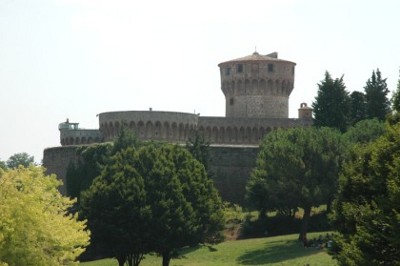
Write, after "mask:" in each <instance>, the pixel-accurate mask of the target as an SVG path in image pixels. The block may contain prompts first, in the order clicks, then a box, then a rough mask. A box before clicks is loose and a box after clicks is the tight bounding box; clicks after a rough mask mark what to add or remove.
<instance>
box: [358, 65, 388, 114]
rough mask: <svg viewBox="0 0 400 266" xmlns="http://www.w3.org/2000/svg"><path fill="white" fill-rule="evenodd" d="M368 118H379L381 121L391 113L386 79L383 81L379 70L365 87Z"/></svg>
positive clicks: (373, 72) (373, 73)
mask: <svg viewBox="0 0 400 266" xmlns="http://www.w3.org/2000/svg"><path fill="white" fill-rule="evenodd" d="M364 91H365V100H366V112H367V118H370V119H372V118H377V119H379V120H381V121H384V120H385V119H386V115H387V114H389V112H390V101H389V99H388V97H387V95H388V93H389V89H388V88H387V84H386V79H382V77H381V72H380V71H379V69H377V70H376V72H375V71H372V76H371V78H370V79H368V81H367V84H366V85H365V87H364Z"/></svg>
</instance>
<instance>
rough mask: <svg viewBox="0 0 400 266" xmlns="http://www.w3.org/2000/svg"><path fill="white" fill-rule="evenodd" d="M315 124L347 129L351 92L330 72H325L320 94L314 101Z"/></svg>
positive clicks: (319, 90) (319, 88)
mask: <svg viewBox="0 0 400 266" xmlns="http://www.w3.org/2000/svg"><path fill="white" fill-rule="evenodd" d="M312 107H313V109H314V125H315V126H318V127H332V128H337V129H339V130H340V131H342V132H344V131H346V128H347V125H348V116H349V108H350V100H349V93H348V92H347V91H346V86H345V84H344V82H343V76H342V77H341V78H340V79H335V80H334V79H333V78H332V77H331V75H330V74H329V72H328V71H327V72H325V79H324V80H322V81H321V83H320V84H318V95H317V97H316V98H315V102H313V104H312Z"/></svg>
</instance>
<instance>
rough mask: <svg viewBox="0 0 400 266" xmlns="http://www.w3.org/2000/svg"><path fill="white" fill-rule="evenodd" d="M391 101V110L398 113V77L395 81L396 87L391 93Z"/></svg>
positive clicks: (399, 99) (399, 97)
mask: <svg viewBox="0 0 400 266" xmlns="http://www.w3.org/2000/svg"><path fill="white" fill-rule="evenodd" d="M391 102H392V109H393V111H395V112H396V113H399V112H400V78H399V80H398V81H397V89H396V91H395V92H394V93H393V95H392V99H391Z"/></svg>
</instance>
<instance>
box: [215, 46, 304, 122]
mask: <svg viewBox="0 0 400 266" xmlns="http://www.w3.org/2000/svg"><path fill="white" fill-rule="evenodd" d="M295 65H296V64H295V63H293V62H290V61H286V60H281V59H278V53H276V52H275V53H271V54H268V55H260V54H259V53H257V52H254V53H253V54H252V55H249V56H245V57H241V58H238V59H234V60H230V61H226V62H223V63H220V64H219V65H218V66H219V67H220V74H221V89H222V91H223V93H224V95H225V100H226V117H242V118H250V117H251V118H288V116H289V95H290V93H291V92H292V90H293V85H294V68H295Z"/></svg>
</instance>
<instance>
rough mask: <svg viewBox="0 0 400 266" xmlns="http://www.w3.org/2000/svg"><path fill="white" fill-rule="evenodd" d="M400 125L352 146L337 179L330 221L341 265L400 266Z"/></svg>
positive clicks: (337, 256)
mask: <svg viewBox="0 0 400 266" xmlns="http://www.w3.org/2000/svg"><path fill="white" fill-rule="evenodd" d="M399 144H400V125H399V124H397V125H394V126H390V127H388V128H387V130H386V133H385V134H384V135H383V136H382V137H380V138H378V139H376V140H375V141H374V142H371V143H370V144H368V145H364V146H360V145H358V146H355V147H354V149H353V150H352V153H351V155H352V156H351V160H350V161H349V162H348V163H346V164H345V166H344V168H343V173H342V175H341V177H340V186H339V194H338V197H337V200H336V201H335V203H334V212H333V215H332V221H333V224H334V226H335V227H336V229H337V230H338V231H339V232H340V234H339V235H338V236H337V237H336V242H337V244H338V254H336V258H337V259H338V261H339V263H340V264H341V265H399V264H400V241H399V233H400V215H399V213H400V145H399Z"/></svg>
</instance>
